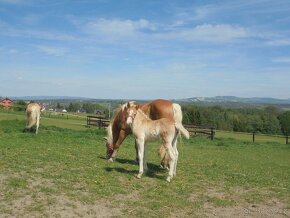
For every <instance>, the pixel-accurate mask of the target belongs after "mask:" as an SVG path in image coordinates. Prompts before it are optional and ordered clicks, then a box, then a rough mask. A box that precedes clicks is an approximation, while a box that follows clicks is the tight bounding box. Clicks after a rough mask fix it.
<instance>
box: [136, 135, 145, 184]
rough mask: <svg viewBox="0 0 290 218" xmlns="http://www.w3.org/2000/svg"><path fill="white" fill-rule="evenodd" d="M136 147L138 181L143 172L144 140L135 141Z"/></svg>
mask: <svg viewBox="0 0 290 218" xmlns="http://www.w3.org/2000/svg"><path fill="white" fill-rule="evenodd" d="M136 142H137V146H138V158H139V173H138V175H137V178H138V179H141V177H142V175H143V172H144V165H143V163H144V140H140V139H139V140H138V139H137V140H136Z"/></svg>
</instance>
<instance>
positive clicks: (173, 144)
mask: <svg viewBox="0 0 290 218" xmlns="http://www.w3.org/2000/svg"><path fill="white" fill-rule="evenodd" d="M178 135H179V133H178V132H176V134H175V137H174V139H173V142H172V147H173V152H174V155H175V158H176V159H175V162H174V170H173V176H176V168H177V161H178V156H179V152H178V150H177V138H178Z"/></svg>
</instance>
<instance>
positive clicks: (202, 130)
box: [183, 124, 215, 140]
mask: <svg viewBox="0 0 290 218" xmlns="http://www.w3.org/2000/svg"><path fill="white" fill-rule="evenodd" d="M183 126H184V127H185V128H186V129H187V131H188V132H189V133H190V135H193V136H198V135H206V136H208V137H209V138H210V139H211V140H213V139H214V136H215V128H214V127H212V126H197V125H189V124H183Z"/></svg>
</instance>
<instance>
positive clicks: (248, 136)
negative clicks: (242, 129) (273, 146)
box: [215, 130, 290, 144]
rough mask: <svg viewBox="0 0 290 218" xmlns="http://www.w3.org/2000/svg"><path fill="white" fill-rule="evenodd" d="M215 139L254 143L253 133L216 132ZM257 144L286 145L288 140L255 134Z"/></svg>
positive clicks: (281, 137)
mask: <svg viewBox="0 0 290 218" xmlns="http://www.w3.org/2000/svg"><path fill="white" fill-rule="evenodd" d="M215 137H217V138H232V139H237V140H241V141H246V142H252V141H253V134H252V133H237V132H227V131H221V130H218V131H216V135H215ZM255 142H274V143H281V144H285V142H286V139H285V137H283V136H278V135H277V136H270V135H263V134H259V133H257V134H255ZM289 143H290V140H289Z"/></svg>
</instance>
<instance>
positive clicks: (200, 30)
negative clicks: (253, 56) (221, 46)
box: [156, 24, 250, 43]
mask: <svg viewBox="0 0 290 218" xmlns="http://www.w3.org/2000/svg"><path fill="white" fill-rule="evenodd" d="M249 36H250V32H249V30H247V29H246V28H244V27H240V26H232V25H228V24H216V25H213V24H203V25H198V26H196V27H194V28H183V29H176V30H173V31H170V32H168V33H158V34H156V37H157V38H160V39H162V38H163V39H171V40H176V39H178V40H185V41H206V42H217V43H220V42H229V41H233V40H236V39H241V38H247V37H249Z"/></svg>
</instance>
